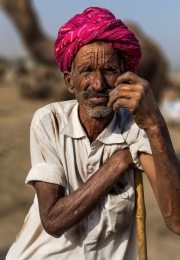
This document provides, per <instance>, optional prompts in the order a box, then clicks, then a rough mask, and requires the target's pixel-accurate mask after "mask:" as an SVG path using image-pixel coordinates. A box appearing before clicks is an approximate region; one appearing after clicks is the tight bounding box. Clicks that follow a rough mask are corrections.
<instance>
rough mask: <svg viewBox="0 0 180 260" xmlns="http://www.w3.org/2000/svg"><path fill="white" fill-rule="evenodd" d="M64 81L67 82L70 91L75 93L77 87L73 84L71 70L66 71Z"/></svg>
mask: <svg viewBox="0 0 180 260" xmlns="http://www.w3.org/2000/svg"><path fill="white" fill-rule="evenodd" d="M64 81H65V83H66V87H67V89H68V91H69V92H70V93H71V94H74V93H75V89H74V86H73V85H72V79H71V72H70V71H65V72H64Z"/></svg>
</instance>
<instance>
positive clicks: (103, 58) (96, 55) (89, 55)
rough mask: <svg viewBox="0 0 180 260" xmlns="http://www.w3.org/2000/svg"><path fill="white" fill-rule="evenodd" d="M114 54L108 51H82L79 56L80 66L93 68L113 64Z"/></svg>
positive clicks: (91, 49) (92, 49) (90, 49)
mask: <svg viewBox="0 0 180 260" xmlns="http://www.w3.org/2000/svg"><path fill="white" fill-rule="evenodd" d="M113 56H114V55H113V52H111V51H107V50H102V49H101V50H99V48H97V49H96V50H95V49H94V48H89V49H88V50H82V51H81V53H79V55H78V57H77V58H78V59H77V62H78V65H80V66H81V65H84V64H90V65H93V67H97V66H101V65H103V64H106V63H113Z"/></svg>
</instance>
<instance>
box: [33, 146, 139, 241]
mask: <svg viewBox="0 0 180 260" xmlns="http://www.w3.org/2000/svg"><path fill="white" fill-rule="evenodd" d="M133 167H134V164H133V161H132V157H131V154H130V152H129V149H124V150H119V151H118V152H116V153H115V154H113V155H112V156H111V158H110V159H108V160H107V161H106V162H105V163H104V165H102V166H101V167H100V169H99V170H98V171H97V172H95V173H94V174H93V175H92V176H91V177H90V178H89V179H88V180H87V181H86V182H85V183H84V184H83V185H82V186H81V187H80V188H78V189H77V190H76V191H74V192H72V193H71V194H70V195H68V196H65V197H64V188H63V187H62V186H59V185H56V184H50V183H45V182H39V181H38V182H36V183H35V188H36V192H37V196H38V201H39V209H40V217H41V221H42V225H43V227H44V229H45V230H46V232H47V233H49V234H50V235H52V236H54V237H60V236H61V235H62V234H64V232H66V231H67V230H68V229H70V228H71V227H73V226H74V225H75V224H77V223H79V222H80V221H81V220H83V219H84V218H86V217H87V216H88V215H89V214H90V213H91V212H92V211H93V210H94V209H95V208H96V207H97V205H98V204H99V203H100V202H101V201H102V200H103V199H104V197H105V196H106V195H107V193H108V192H109V190H110V189H111V188H112V187H113V185H114V184H115V183H117V181H118V179H119V178H120V176H122V175H123V173H124V171H125V170H127V169H130V168H133Z"/></svg>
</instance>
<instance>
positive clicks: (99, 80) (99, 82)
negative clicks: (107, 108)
mask: <svg viewBox="0 0 180 260" xmlns="http://www.w3.org/2000/svg"><path fill="white" fill-rule="evenodd" d="M92 83H93V84H92V87H93V88H94V89H95V90H97V91H101V90H103V89H104V88H106V85H107V83H106V78H105V76H104V75H103V73H102V72H101V71H100V70H97V71H95V74H94V79H93V82H92Z"/></svg>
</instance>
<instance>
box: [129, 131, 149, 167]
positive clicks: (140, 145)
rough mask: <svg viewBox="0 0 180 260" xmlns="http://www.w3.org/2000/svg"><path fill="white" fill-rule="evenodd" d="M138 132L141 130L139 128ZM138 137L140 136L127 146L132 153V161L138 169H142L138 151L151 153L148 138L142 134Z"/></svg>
mask: <svg viewBox="0 0 180 260" xmlns="http://www.w3.org/2000/svg"><path fill="white" fill-rule="evenodd" d="M140 132H141V130H140ZM139 137H140V138H138V141H137V142H134V143H132V144H131V145H130V146H129V149H130V152H131V155H132V159H133V162H134V163H135V165H136V166H137V167H138V168H139V169H140V170H142V171H143V168H142V166H141V163H140V160H139V152H144V153H147V154H152V151H151V147H150V143H149V140H148V138H147V137H146V135H145V134H144V135H141V136H139Z"/></svg>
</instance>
